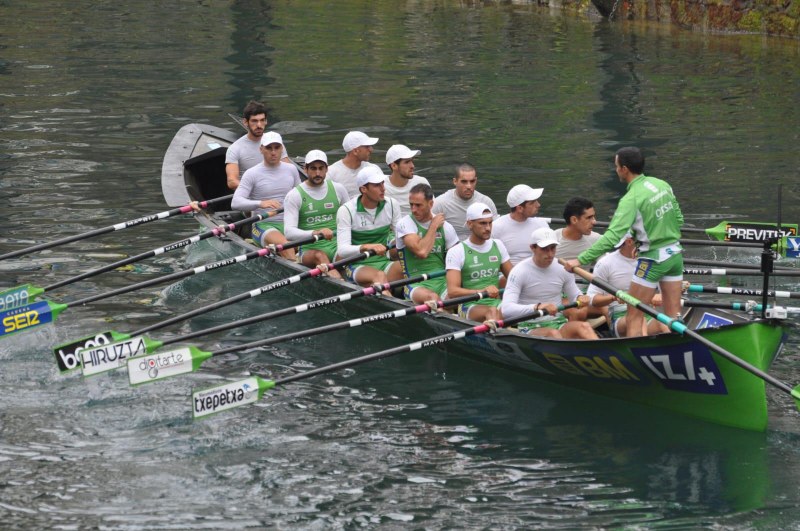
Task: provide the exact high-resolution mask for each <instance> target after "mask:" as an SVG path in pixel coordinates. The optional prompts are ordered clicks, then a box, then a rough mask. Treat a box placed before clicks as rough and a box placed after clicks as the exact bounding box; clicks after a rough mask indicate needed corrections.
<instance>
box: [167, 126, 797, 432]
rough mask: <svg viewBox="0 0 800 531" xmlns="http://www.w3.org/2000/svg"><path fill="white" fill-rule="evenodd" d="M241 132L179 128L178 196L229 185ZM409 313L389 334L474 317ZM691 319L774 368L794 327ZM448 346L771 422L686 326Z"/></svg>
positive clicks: (209, 216)
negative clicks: (228, 167) (228, 156)
mask: <svg viewBox="0 0 800 531" xmlns="http://www.w3.org/2000/svg"><path fill="white" fill-rule="evenodd" d="M237 138H238V137H237V135H236V134H235V133H232V132H231V131H228V130H226V129H222V128H218V127H214V126H210V125H206V124H189V125H186V126H184V127H183V128H181V129H180V130H179V131H178V132H177V134H176V135H175V137H174V139H173V140H172V142H171V143H170V146H169V148H168V149H167V152H166V154H165V157H164V163H163V167H162V176H161V185H162V191H163V195H164V198H165V200H166V202H167V204H169V205H170V206H175V205H184V204H186V203H187V202H189V201H191V200H207V199H213V198H216V197H220V196H224V195H226V194H228V193H229V191H228V189H227V187H226V183H225V169H224V166H225V152H226V149H227V146H229V145H230V144H231V143H232V142H234V141H235V140H236V139H237ZM238 217H241V214H240V213H238V212H231V211H230V205H229V203H228V204H226V203H221V204H217V205H214V208H213V209H209V210H207V211H205V212H204V213H202V214H201V215H198V216H197V218H196V219H197V220H198V221H199V222H200V224H201V225H203V226H204V227H206V228H213V227H216V226H218V225H220V224H223V223H229V222H230V221H231V220H233V219H237V218H238ZM210 241H211V242H212V243H211V244H212V246H213V247H214V248H215V250H216V251H217V252H219V253H220V254H221V255H226V256H229V255H231V254H232V253H240V252H241V251H243V250H244V251H252V250H254V249H256V247H255V246H254V245H253V244H252V242H251V241H248V239H247V237H246V234H237V233H227V234H226V235H225V236H224V237H221V238H217V239H212V240H210ZM243 267H247V268H249V269H250V271H252V272H253V273H254V274H256V275H258V276H260V277H262V278H265V279H267V280H270V281H273V280H277V279H281V278H285V277H287V276H290V275H296V274H298V273H301V272H303V271H305V270H306V269H305V268H304V267H303V266H301V265H299V264H297V263H295V262H291V261H288V260H285V259H283V258H281V257H270V258H269V259H267V260H260V261H253V262H248V263H246V264H243ZM291 289H293V290H294V291H295V292H296V293H298V294H299V295H300V296H302V297H304V298H306V299H313V298H319V297H328V296H332V295H336V294H340V293H345V292H348V291H353V290H356V289H358V288H357V287H356V286H355V285H353V284H350V283H348V282H345V281H342V280H337V279H333V278H329V277H320V278H317V279H315V280H314V281H312V282H308V283H303V284H298V285H296V286H292V287H291ZM348 304H352V305H351V306H346V305H344V304H340V305H336V306H334V307H331V310H330V311H339V312H342V313H343V314H344V315H347V314H349V313H352V310H353V308H356V309H357V310H358V311H359V312H363V310H364V309H366V310H368V311H370V312H372V313H374V312H376V311H391V310H397V309H403V308H408V307H409V306H410V303H408V302H406V301H403V300H399V299H394V298H391V297H383V296H380V297H368V298H362V299H359V300H358V301H352V303H348ZM409 319H412V321H411V322H409V321H405V322H404V324H400V322H398V321H389V322H386V323H381V324H380V325H378V324H375V325H370V326H373V327H377V326H380V331H381V333H382V334H390V335H394V336H397V338H398V339H401V340H402V341H404V342H408V341H409V340H416V339H425V338H428V337H431V336H433V335H436V334H441V333H447V332H452V331H456V330H465V329H468V328H470V327H472V326H474V324H475V323H473V322H471V321H467V320H464V319H460V318H458V317H456V316H452V315H449V314H423V315H419V316H412V317H409ZM685 320H686V323H687V325H688V326H689V328H690V329H693V330H696V331H697V332H698V334H700V335H701V336H702V337H704V338H706V339H707V340H709V341H711V342H713V343H715V344H716V345H719V346H720V347H722V348H724V349H727V350H730V351H733V352H735V353H736V355H737V356H739V357H740V358H741V359H742V360H744V361H745V362H747V363H749V364H750V365H752V366H754V367H756V368H757V369H759V370H761V371H765V372H766V371H767V370H768V369H769V367H770V365H771V364H772V362H773V361H774V359H775V358H776V357H777V355H778V354H779V352H780V351H781V349H782V347H783V344H784V342H785V341H786V335H785V333H784V330H783V328H782V326H781V323H780V321H779V320H776V319H748V318H745V317H743V316H741V315H738V314H734V313H731V312H727V311H724V310H717V309H709V308H692V309H690V310H689V312H688V314H687V315H686V316H685ZM441 348H446V351H447V352H450V353H453V354H456V355H459V356H467V357H470V358H473V359H477V360H480V361H483V362H488V363H491V364H494V365H498V366H501V367H505V368H509V369H512V370H515V371H520V370H521V371H524V372H525V373H527V374H530V375H532V376H534V377H537V378H541V379H545V380H547V381H550V382H554V383H557V384H561V385H564V386H568V387H571V388H575V389H579V390H581V391H585V392H589V393H594V394H599V395H603V396H607V397H612V398H615V399H620V400H624V401H631V402H636V403H639V404H643V405H647V406H652V407H655V408H659V409H665V410H670V411H673V412H676V413H679V414H681V415H687V416H691V417H695V418H700V419H703V420H706V421H709V422H714V423H718V424H722V425H727V426H732V427H736V428H742V429H747V430H755V431H763V430H765V429H766V426H767V404H766V385H765V382H764V380H763V379H761V378H758V377H756V376H755V375H753V374H751V373H750V372H747V371H745V370H743V369H742V368H740V367H739V366H737V365H734V364H733V363H731V361H729V360H728V359H726V358H724V357H722V356H720V355H718V354H717V353H716V352H715V351H713V350H711V349H709V348H708V347H707V346H705V345H703V344H702V343H700V342H698V341H695V340H693V339H692V338H691V337H686V336H683V335H678V334H662V335H659V336H652V337H647V338H625V339H617V338H601V339H598V340H592V341H585V340H558V339H551V338H541V337H533V336H528V335H525V334H521V333H519V332H517V331H515V330H513V329H511V330H498V331H497V332H496V333H494V334H491V335H486V334H484V335H473V336H470V337H468V338H465V339H463V340H461V341H453V342H449V343H448V344H447V345H442V347H441Z"/></svg>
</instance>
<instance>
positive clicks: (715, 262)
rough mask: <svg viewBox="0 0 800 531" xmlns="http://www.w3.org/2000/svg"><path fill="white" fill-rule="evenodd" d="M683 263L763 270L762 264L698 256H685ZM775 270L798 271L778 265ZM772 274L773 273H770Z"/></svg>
mask: <svg viewBox="0 0 800 531" xmlns="http://www.w3.org/2000/svg"><path fill="white" fill-rule="evenodd" d="M683 263H684V264H686V265H703V266H711V267H732V268H736V269H752V270H755V271H761V266H760V265H759V264H743V263H740V262H721V261H719V260H701V259H697V258H684V259H683ZM774 269H775V272H779V271H798V269H797V268H795V267H778V266H775V268H774ZM770 274H772V273H770Z"/></svg>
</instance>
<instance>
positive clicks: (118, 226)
mask: <svg viewBox="0 0 800 531" xmlns="http://www.w3.org/2000/svg"><path fill="white" fill-rule="evenodd" d="M231 197H233V194H231V195H226V196H223V197H217V198H215V199H209V200H207V201H194V202H192V203H189V204H188V205H184V206H182V207H179V208H173V209H172V210H165V211H164V212H159V213H158V214H150V215H147V216H142V217H140V218H136V219H132V220H129V221H123V222H122V223H116V224H114V225H109V226H108V227H103V228H100V229H94V230H91V231H89V232H84V233H82V234H76V235H74V236H67V237H65V238H61V239H59V240H54V241H51V242H45V243H40V244H38V245H32V246H31V247H26V248H24V249H18V250H16V251H13V252H10V253H6V254H3V255H0V261H1V260H7V259H9V258H16V257H17V256H22V255H26V254H29V253H33V252H36V251H43V250H45V249H52V248H53V247H58V246H59V245H64V244H67V243H72V242H77V241H80V240H86V239H88V238H92V237H94V236H99V235H101V234H107V233H109V232H115V231H118V230H123V229H128V228H130V227H135V226H137V225H142V224H144V223H149V222H151V221H156V220H158V219H166V218H169V217H172V216H177V215H178V214H188V213H190V212H192V211H193V210H194V205H196V206H197V207H199V208H207V207H208V206H209V205H213V204H216V203H220V202H222V201H228V200H230V198H231Z"/></svg>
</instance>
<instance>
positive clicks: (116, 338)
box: [53, 250, 375, 376]
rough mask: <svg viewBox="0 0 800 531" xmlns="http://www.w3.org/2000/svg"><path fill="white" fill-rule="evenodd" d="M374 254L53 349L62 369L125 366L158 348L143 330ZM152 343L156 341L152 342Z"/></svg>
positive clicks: (90, 370)
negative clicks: (130, 329) (141, 325)
mask: <svg viewBox="0 0 800 531" xmlns="http://www.w3.org/2000/svg"><path fill="white" fill-rule="evenodd" d="M374 254H375V251H373V250H368V251H365V252H363V253H360V254H357V255H354V256H351V257H349V258H344V259H342V260H339V261H337V262H333V263H331V264H325V265H323V266H318V267H316V268H314V269H309V270H308V271H304V272H302V273H299V274H297V275H293V276H291V277H288V278H285V279H282V280H278V281H276V282H272V283H271V284H267V285H265V286H262V287H260V288H256V289H254V290H250V291H246V292H244V293H240V294H238V295H234V296H233V297H229V298H227V299H224V300H221V301H218V302H215V303H212V304H209V305H206V306H202V307H200V308H197V309H195V310H192V311H190V312H186V313H184V314H181V315H177V316H175V317H171V318H169V319H167V320H165V321H161V322H159V323H155V324H152V325H150V326H146V327H144V328H140V329H139V330H136V331H134V332H131V333H129V334H126V333H122V332H115V331H113V330H109V331H106V332H101V333H99V334H95V335H93V336H89V337H85V338H83V339H79V340H78V341H73V342H71V343H66V344H64V345H59V346H57V347H55V348H54V349H53V353H54V354H55V356H56V362H57V363H58V367H59V369H60V370H61V371H62V372H64V371H69V370H72V369H75V368H77V367H78V366H79V365H82V366H83V374H84V376H89V375H92V374H99V373H101V372H106V371H109V370H112V369H116V368H117V367H120V366H122V365H123V364H124V363H125V360H126V359H127V358H130V357H133V356H138V355H141V354H144V353H146V352H147V351H148V349H150V351H152V350H153V349H154V348H157V346H158V345H157V342H154V341H153V340H151V339H149V338H147V337H145V336H143V335H142V334H145V333H147V332H151V331H153V330H158V329H160V328H164V327H166V326H169V325H172V324H175V323H179V322H181V321H185V320H187V319H190V318H192V317H196V316H198V315H202V314H204V313H208V312H210V311H213V310H217V309H219V308H224V307H225V306H228V305H231V304H234V303H237V302H241V301H243V300H247V299H251V298H253V297H257V296H259V295H262V294H264V293H267V292H269V291H273V290H276V289H278V288H283V287H286V286H289V285H291V284H295V283H297V282H300V281H302V280H305V279H307V278H313V277H317V276H319V275H321V274H322V273H324V272H325V271H327V270H330V269H339V268H341V267H344V266H346V265H348V264H352V263H355V262H358V261H359V260H364V259H366V258H369V257H370V256H373V255H374ZM148 343H152V344H151V345H150V346H148Z"/></svg>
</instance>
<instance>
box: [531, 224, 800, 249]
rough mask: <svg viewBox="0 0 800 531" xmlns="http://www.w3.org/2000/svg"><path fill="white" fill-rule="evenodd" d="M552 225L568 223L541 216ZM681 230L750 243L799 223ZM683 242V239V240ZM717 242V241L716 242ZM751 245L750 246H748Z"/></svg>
mask: <svg viewBox="0 0 800 531" xmlns="http://www.w3.org/2000/svg"><path fill="white" fill-rule="evenodd" d="M541 219H543V220H544V221H547V222H548V223H549V224H551V225H566V224H567V223H566V222H565V221H564V219H563V218H562V219H559V218H545V217H543V218H541ZM609 224H610V222H608V221H598V222H597V223H596V224H595V226H596V227H608V226H609ZM681 232H682V233H685V234H692V233H696V234H706V235H707V236H709V237H710V238H715V239H716V240H718V241H720V242H724V243H734V242H749V243H759V244H761V243H763V242H764V240H767V239H769V238H774V237H776V236H778V235H781V236H793V235H796V234H797V225H796V224H794V225H786V224H783V225H781V226H780V227H779V226H778V225H776V224H775V223H762V222H758V221H720V222H719V224H717V225H716V226H714V227H711V228H708V229H701V228H696V227H681ZM681 241H682V242H683V240H681ZM704 243H705V244H706V245H712V242H709V241H704ZM714 244H716V243H714ZM747 247H749V246H747Z"/></svg>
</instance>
